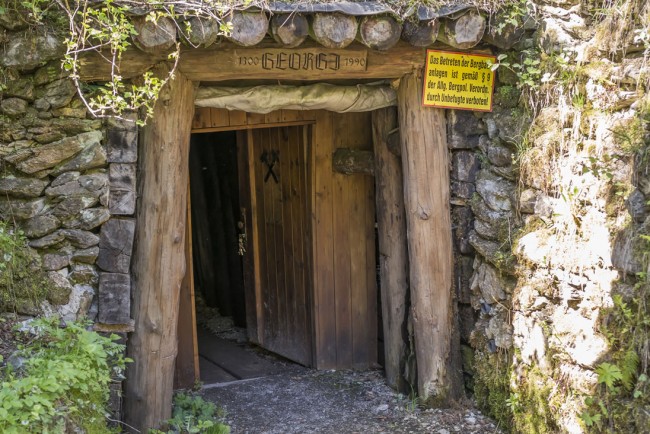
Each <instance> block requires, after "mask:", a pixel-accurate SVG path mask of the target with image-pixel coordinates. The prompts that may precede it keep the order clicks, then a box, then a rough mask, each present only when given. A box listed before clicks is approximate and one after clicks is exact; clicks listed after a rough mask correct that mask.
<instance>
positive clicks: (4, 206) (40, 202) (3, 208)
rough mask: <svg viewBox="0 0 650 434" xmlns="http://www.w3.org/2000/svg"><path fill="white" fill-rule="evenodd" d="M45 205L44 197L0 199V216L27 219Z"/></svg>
mask: <svg viewBox="0 0 650 434" xmlns="http://www.w3.org/2000/svg"><path fill="white" fill-rule="evenodd" d="M44 207H45V198H38V199H32V200H26V199H11V200H7V199H0V217H1V218H3V219H5V220H10V219H14V218H15V219H17V220H27V219H30V218H32V217H34V216H36V215H37V214H38V213H40V212H41V211H42V210H43V208H44Z"/></svg>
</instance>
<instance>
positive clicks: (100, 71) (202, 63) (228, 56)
mask: <svg viewBox="0 0 650 434" xmlns="http://www.w3.org/2000/svg"><path fill="white" fill-rule="evenodd" d="M424 53H425V52H424V49H423V48H419V47H413V46H412V45H410V44H407V43H405V42H403V41H400V42H398V43H397V44H396V45H395V46H393V47H392V48H390V49H389V50H386V51H381V52H379V51H374V50H370V49H368V48H366V47H365V46H364V45H361V44H359V43H358V42H354V43H352V44H351V45H350V46H348V47H347V48H344V49H331V48H324V47H322V46H320V45H319V44H316V43H314V42H312V41H309V42H305V43H303V44H302V45H300V47H298V48H282V47H280V46H278V44H277V43H275V42H273V41H272V40H264V41H263V42H261V43H260V44H257V45H255V46H254V47H250V48H245V47H241V46H237V45H235V44H232V43H223V44H219V45H217V46H211V47H208V48H184V49H183V50H182V52H181V55H180V59H179V65H178V69H179V71H181V72H182V73H183V75H184V76H185V77H187V78H188V79H189V80H192V81H211V82H216V81H225V80H235V79H236V80H264V79H273V80H305V81H325V80H345V79H383V78H399V77H401V76H403V75H405V74H408V73H410V72H411V71H413V69H415V68H420V67H422V65H423V64H424V58H425V54H424ZM166 59H167V54H166V53H156V54H149V53H144V52H142V51H140V50H137V49H135V48H134V49H132V50H128V51H126V52H125V53H123V54H122V60H121V62H120V64H119V65H118V66H119V75H121V76H122V77H124V78H131V77H135V76H138V75H141V74H142V73H144V72H145V71H147V70H149V69H151V68H152V67H153V66H154V65H156V64H157V63H160V62H162V61H165V60H166ZM110 74H111V65H110V63H108V62H106V60H105V59H104V58H102V57H101V56H99V55H97V54H88V55H86V56H84V57H83V58H82V59H81V62H80V76H81V79H82V80H84V81H87V82H93V81H106V80H109V79H110V76H111V75H110Z"/></svg>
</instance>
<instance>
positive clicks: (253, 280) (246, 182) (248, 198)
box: [175, 120, 316, 388]
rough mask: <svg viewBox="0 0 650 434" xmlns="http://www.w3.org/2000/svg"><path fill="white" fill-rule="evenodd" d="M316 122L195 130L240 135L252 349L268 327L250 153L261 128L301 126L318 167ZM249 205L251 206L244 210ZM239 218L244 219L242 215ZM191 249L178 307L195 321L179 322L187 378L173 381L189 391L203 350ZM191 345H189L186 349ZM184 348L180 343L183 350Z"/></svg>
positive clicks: (309, 262) (311, 188) (310, 262)
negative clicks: (255, 132)
mask: <svg viewBox="0 0 650 434" xmlns="http://www.w3.org/2000/svg"><path fill="white" fill-rule="evenodd" d="M315 123H316V121H314V120H299V121H278V122H272V121H271V122H264V123H260V124H254V125H235V126H223V127H210V128H200V127H199V128H192V130H191V133H192V134H202V133H218V132H226V131H235V132H236V135H237V139H236V142H237V164H238V178H239V202H240V212H242V211H243V213H244V215H245V220H246V221H245V227H246V234H247V242H246V254H245V255H244V257H243V274H244V295H245V300H246V328H247V334H248V340H249V341H250V342H252V343H254V344H257V345H262V344H263V341H262V339H261V337H262V336H263V327H264V322H263V321H258V319H259V318H263V315H264V309H263V306H262V288H261V277H260V252H259V249H258V248H256V246H259V233H258V228H257V225H255V224H254V222H255V221H256V217H257V214H256V212H257V198H256V195H255V194H254V188H253V186H254V185H255V170H253V168H252V167H251V165H252V163H253V160H252V159H250V158H249V157H248V156H249V155H250V154H251V152H252V146H253V141H252V130H254V129H261V128H279V127H303V134H304V140H305V141H304V144H305V149H306V152H307V160H308V164H309V165H310V167H312V168H313V167H314V152H312V150H311V148H312V143H313V137H312V136H313V134H314V129H313V128H312V127H311V126H312V125H313V124H315ZM308 175H309V176H310V179H309V191H308V194H307V200H308V203H307V216H308V218H307V221H308V222H309V223H310V228H309V231H308V240H307V242H308V244H309V246H308V248H307V249H306V251H307V252H308V253H309V258H308V260H307V270H308V272H309V276H310V279H309V288H307V295H308V297H309V300H308V305H309V309H310V314H309V316H310V319H311V321H310V323H311V324H310V326H311V330H309V333H310V336H311V341H312V344H311V360H312V363H311V364H312V365H313V364H314V360H315V353H316V345H315V344H314V342H313V341H314V339H315V333H314V318H313V312H314V297H313V291H314V282H313V280H314V274H313V269H314V268H313V252H312V248H313V238H312V233H311V232H312V229H311V220H312V216H313V215H314V200H313V196H314V194H315V190H314V188H315V186H314V180H313V176H314V174H313V170H310V171H309V172H308ZM189 188H190V187H189V177H188V191H189ZM244 203H246V205H247V206H243V204H244ZM187 210H188V211H187V212H188V222H189V221H190V219H189V216H190V215H191V214H190V213H191V203H190V197H189V193H188V199H187ZM240 218H241V215H240ZM186 239H189V240H191V239H192V228H191V226H190V224H189V223H188V225H187V235H186ZM188 248H189V249H190V250H186V252H189V253H186V255H185V264H186V268H185V269H186V270H187V272H186V279H185V281H184V282H186V284H184V285H182V286H181V299H185V298H188V297H189V298H190V299H191V303H182V304H181V305H180V306H179V318H192V320H193V321H192V324H189V322H187V321H185V322H183V324H181V323H180V321H179V327H178V332H177V333H178V341H179V343H180V342H183V343H184V345H183V351H179V352H178V355H177V362H176V364H177V365H179V366H182V367H183V373H182V374H181V372H180V371H179V370H177V371H176V374H175V377H177V378H176V379H175V387H177V388H188V387H192V386H193V385H194V384H195V382H197V381H199V380H200V378H199V376H200V374H199V361H198V360H199V348H198V344H197V340H196V312H195V305H194V279H193V278H191V277H190V278H187V276H188V275H189V274H191V273H192V270H193V262H192V254H191V242H190V244H189V246H188ZM188 343H191V345H188ZM180 348H181V345H180V344H179V350H180Z"/></svg>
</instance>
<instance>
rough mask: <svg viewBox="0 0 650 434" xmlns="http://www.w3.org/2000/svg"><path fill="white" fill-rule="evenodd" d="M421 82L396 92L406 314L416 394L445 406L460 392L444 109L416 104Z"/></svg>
mask: <svg viewBox="0 0 650 434" xmlns="http://www.w3.org/2000/svg"><path fill="white" fill-rule="evenodd" d="M421 98H422V78H421V73H420V75H419V76H418V75H417V74H415V73H411V74H408V75H406V76H404V77H403V78H402V80H401V82H400V87H399V93H398V109H399V124H400V137H401V139H400V140H401V144H402V168H403V171H404V202H405V206H406V223H407V230H408V250H409V275H410V288H411V309H412V315H413V325H414V335H415V351H416V360H417V374H418V394H419V396H420V399H421V402H423V403H425V404H427V405H442V406H444V405H447V404H449V403H450V401H451V400H453V399H455V398H456V397H457V396H458V395H459V394H460V393H461V385H460V384H459V382H458V381H457V380H456V379H457V378H458V376H457V375H455V373H454V372H453V371H452V369H453V368H452V366H451V360H452V359H453V358H452V354H451V350H452V345H451V340H452V336H453V333H452V312H453V309H452V303H453V293H452V276H453V267H452V244H451V243H452V241H451V218H450V214H449V207H450V205H449V165H448V156H447V137H446V125H445V114H444V110H441V109H432V108H425V107H423V106H422V103H421Z"/></svg>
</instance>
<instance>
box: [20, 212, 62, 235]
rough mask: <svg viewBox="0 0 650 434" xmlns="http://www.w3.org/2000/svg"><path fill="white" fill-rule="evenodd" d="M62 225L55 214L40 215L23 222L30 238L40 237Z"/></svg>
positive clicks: (24, 229)
mask: <svg viewBox="0 0 650 434" xmlns="http://www.w3.org/2000/svg"><path fill="white" fill-rule="evenodd" d="M60 227H61V221H60V220H59V219H58V218H56V217H55V216H53V215H39V216H36V217H33V218H31V219H29V220H27V221H25V223H23V231H25V235H27V237H28V238H40V237H42V236H45V235H47V234H49V233H52V232H54V231H55V230H57V229H58V228H60Z"/></svg>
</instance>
